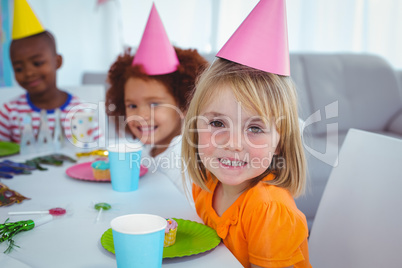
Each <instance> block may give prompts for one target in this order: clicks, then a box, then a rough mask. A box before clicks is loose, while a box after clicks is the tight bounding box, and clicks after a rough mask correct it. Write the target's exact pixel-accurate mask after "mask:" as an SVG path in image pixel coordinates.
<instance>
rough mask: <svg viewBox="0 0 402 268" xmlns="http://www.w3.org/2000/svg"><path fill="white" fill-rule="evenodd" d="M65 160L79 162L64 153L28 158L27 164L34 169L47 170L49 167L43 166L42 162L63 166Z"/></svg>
mask: <svg viewBox="0 0 402 268" xmlns="http://www.w3.org/2000/svg"><path fill="white" fill-rule="evenodd" d="M64 161H68V162H71V163H75V162H77V160H75V159H73V158H71V157H69V156H67V155H64V154H50V155H45V156H40V157H35V158H33V159H30V160H27V161H26V162H25V164H26V165H28V166H30V167H32V168H34V169H39V170H47V168H44V167H42V166H41V164H46V165H53V166H61V165H63V162H64Z"/></svg>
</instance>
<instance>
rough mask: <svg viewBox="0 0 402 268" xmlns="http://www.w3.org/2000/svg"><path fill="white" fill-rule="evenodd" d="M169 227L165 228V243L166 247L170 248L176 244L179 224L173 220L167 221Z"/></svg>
mask: <svg viewBox="0 0 402 268" xmlns="http://www.w3.org/2000/svg"><path fill="white" fill-rule="evenodd" d="M166 221H167V226H166V228H165V242H164V243H163V246H164V247H169V246H171V245H173V244H174V243H175V242H176V232H177V222H176V221H175V220H173V219H167V220H166Z"/></svg>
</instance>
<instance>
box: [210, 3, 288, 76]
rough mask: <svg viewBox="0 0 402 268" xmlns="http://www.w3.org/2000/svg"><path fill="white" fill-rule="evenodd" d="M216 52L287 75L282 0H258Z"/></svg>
mask: <svg viewBox="0 0 402 268" xmlns="http://www.w3.org/2000/svg"><path fill="white" fill-rule="evenodd" d="M216 56H217V57H220V58H224V59H227V60H230V61H233V62H237V63H240V64H242V65H246V66H249V67H252V68H254V69H258V70H262V71H265V72H269V73H274V74H279V75H286V76H289V75H290V66H289V46H288V30H287V22H286V4H285V0H260V2H259V3H258V4H257V5H256V6H255V7H254V9H253V10H252V11H251V12H250V14H249V15H248V16H247V18H246V19H245V20H244V21H243V22H242V24H241V25H240V26H239V28H238V29H237V30H236V32H235V33H234V34H233V35H232V36H231V37H230V39H229V40H228V41H227V42H226V44H225V45H224V46H223V47H222V49H221V50H220V51H219V52H218V54H216Z"/></svg>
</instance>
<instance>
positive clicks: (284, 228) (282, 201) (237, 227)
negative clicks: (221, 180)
mask: <svg viewBox="0 0 402 268" xmlns="http://www.w3.org/2000/svg"><path fill="white" fill-rule="evenodd" d="M273 178H274V175H272V174H270V175H268V176H267V177H265V178H264V180H272V179H273ZM217 182H218V181H217V180H212V179H211V178H210V177H209V180H208V183H207V187H208V189H210V190H211V192H206V191H203V190H202V189H201V188H200V187H198V186H196V185H193V198H194V202H195V207H196V209H197V213H198V215H199V216H200V217H201V219H202V220H203V221H204V223H205V224H206V225H208V226H210V227H212V228H213V229H215V230H216V232H217V234H218V235H219V237H221V238H222V240H223V243H224V244H225V245H226V247H227V248H228V249H229V250H230V251H231V252H232V253H233V255H234V256H235V257H236V258H237V259H238V260H239V261H240V263H241V264H242V265H243V266H244V267H250V263H253V264H255V265H259V266H262V267H287V266H291V265H294V267H295V268H299V267H311V265H310V262H309V256H308V245H307V237H308V227H307V221H306V217H305V216H304V214H303V213H302V212H301V211H300V210H298V209H297V207H296V204H295V202H294V199H293V197H292V196H291V195H290V193H289V191H288V190H286V189H284V188H280V187H277V186H273V185H268V184H266V183H263V182H259V183H258V184H257V185H256V186H254V187H252V188H251V189H249V190H247V191H245V192H244V193H242V195H241V196H240V197H239V198H238V199H237V200H236V201H235V202H234V203H233V204H232V205H231V206H230V207H229V208H228V209H227V210H226V211H225V212H224V213H223V215H222V216H221V217H219V216H218V215H217V214H216V212H215V210H214V209H213V207H212V198H213V194H214V191H215V187H216V185H217Z"/></svg>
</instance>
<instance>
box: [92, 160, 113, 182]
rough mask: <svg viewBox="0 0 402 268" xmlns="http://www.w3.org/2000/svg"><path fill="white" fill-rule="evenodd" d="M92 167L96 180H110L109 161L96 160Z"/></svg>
mask: <svg viewBox="0 0 402 268" xmlns="http://www.w3.org/2000/svg"><path fill="white" fill-rule="evenodd" d="M91 167H92V173H93V175H94V178H95V180H110V166H109V162H105V161H95V162H93V163H92V164H91Z"/></svg>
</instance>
